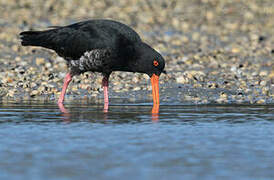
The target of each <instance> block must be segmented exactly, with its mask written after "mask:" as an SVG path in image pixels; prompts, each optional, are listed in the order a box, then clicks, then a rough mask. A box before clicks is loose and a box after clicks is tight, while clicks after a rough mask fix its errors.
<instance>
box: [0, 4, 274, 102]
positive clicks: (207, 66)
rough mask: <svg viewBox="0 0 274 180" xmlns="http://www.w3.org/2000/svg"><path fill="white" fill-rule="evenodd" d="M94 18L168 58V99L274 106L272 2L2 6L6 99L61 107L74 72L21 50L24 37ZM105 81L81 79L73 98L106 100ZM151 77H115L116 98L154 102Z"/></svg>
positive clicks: (0, 58) (1, 68)
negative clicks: (131, 32)
mask: <svg viewBox="0 0 274 180" xmlns="http://www.w3.org/2000/svg"><path fill="white" fill-rule="evenodd" d="M95 18H100V19H101V18H107V19H113V20H117V21H120V22H123V23H125V24H127V25H129V26H131V27H132V28H133V29H135V30H136V31H137V32H138V33H139V34H140V36H141V37H142V39H143V40H144V41H145V42H147V43H148V44H150V45H151V46H152V47H153V48H155V49H156V50H158V51H159V52H160V53H161V54H162V55H163V57H164V58H165V59H166V71H167V74H166V75H165V74H163V75H161V77H160V88H161V93H160V94H161V101H162V102H174V101H176V102H180V103H186V104H188V103H190V104H209V103H220V104H231V103H235V104H273V103H274V36H273V34H274V20H273V19H274V2H273V0H263V1H258V0H249V1H246V0H237V1H236V0H193V1H189V0H181V1H180V0H171V1H168V0H150V1H149V0H148V1H144V0H141V1H137V0H132V1H127V0H119V1H116V0H102V1H95V0H83V1H76V0H71V1H67V0H47V1H42V0H23V1H16V0H2V1H0V99H1V100H2V102H8V101H9V100H18V101H21V100H39V101H45V100H46V101H48V100H50V101H57V99H58V97H59V95H60V92H61V88H62V85H63V78H64V76H65V74H66V71H67V67H66V63H65V61H64V60H63V59H62V58H60V57H58V56H57V55H56V54H55V53H54V52H53V51H50V50H47V49H43V48H37V47H22V46H21V45H20V41H19V35H18V34H19V33H20V32H21V31H24V30H30V29H36V30H43V29H46V28H47V27H48V26H56V25H68V24H71V23H74V22H78V21H81V20H87V19H95ZM101 80H102V76H101V74H99V73H85V74H82V75H80V76H77V77H74V78H73V81H72V83H71V84H70V86H69V88H68V91H67V98H68V99H72V100H75V99H78V100H79V99H80V100H85V99H89V98H95V99H99V101H102V97H103V93H102V87H101ZM150 90H151V86H150V83H149V77H148V76H147V75H143V74H133V73H125V72H114V73H113V74H112V75H111V77H110V99H111V98H112V97H122V96H126V97H130V98H131V97H132V98H133V99H134V98H136V99H137V100H138V101H139V100H140V99H138V97H139V96H140V97H141V98H142V97H143V99H149V98H150V99H151V93H150Z"/></svg>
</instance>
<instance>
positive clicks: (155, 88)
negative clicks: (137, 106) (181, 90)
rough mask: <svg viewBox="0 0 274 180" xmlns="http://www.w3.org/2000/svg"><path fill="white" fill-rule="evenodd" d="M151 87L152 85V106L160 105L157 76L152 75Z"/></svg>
mask: <svg viewBox="0 0 274 180" xmlns="http://www.w3.org/2000/svg"><path fill="white" fill-rule="evenodd" d="M150 80H151V85H152V96H153V105H154V106H155V105H159V104H160V97H159V76H157V75H156V74H153V75H152V76H151V78H150Z"/></svg>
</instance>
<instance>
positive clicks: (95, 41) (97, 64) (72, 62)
mask: <svg viewBox="0 0 274 180" xmlns="http://www.w3.org/2000/svg"><path fill="white" fill-rule="evenodd" d="M20 38H21V40H22V41H21V44H22V45H23V46H40V47H44V48H48V49H52V50H54V51H55V52H56V53H57V54H58V55H59V56H61V57H63V58H64V59H65V60H66V61H67V65H68V68H69V72H68V73H67V75H66V77H65V79H64V85H63V89H62V93H61V95H60V97H59V100H58V105H59V107H63V101H64V96H65V93H66V89H67V87H68V85H69V83H70V81H71V79H72V77H73V76H74V75H79V74H81V73H84V72H87V71H91V72H101V73H102V74H103V76H104V77H103V80H102V86H103V88H104V99H105V100H104V102H105V103H104V110H107V109H108V103H109V101H108V79H109V75H110V74H111V72H112V71H128V72H138V73H146V74H147V75H149V76H150V78H151V84H152V95H153V103H154V106H156V107H157V106H158V108H159V103H160V102H159V76H160V74H161V73H162V72H164V67H165V60H164V58H163V57H162V56H161V55H160V54H159V53H158V52H157V51H156V50H154V49H153V48H151V47H150V46H149V45H148V44H146V43H144V42H143V41H142V40H141V38H140V36H139V35H138V34H137V33H136V32H135V31H134V30H133V29H131V28H130V27H129V26H127V25H125V24H122V23H120V22H116V21H113V20H105V19H96V20H88V21H82V22H78V23H75V24H71V25H68V26H54V27H51V28H50V29H48V30H45V31H24V32H21V33H20ZM156 111H158V110H156Z"/></svg>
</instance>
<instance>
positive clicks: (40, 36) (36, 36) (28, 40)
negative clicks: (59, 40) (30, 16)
mask: <svg viewBox="0 0 274 180" xmlns="http://www.w3.org/2000/svg"><path fill="white" fill-rule="evenodd" d="M19 35H20V39H21V44H22V46H42V47H47V48H50V46H51V42H50V41H49V39H50V30H48V31H24V32H21V33H20V34H19Z"/></svg>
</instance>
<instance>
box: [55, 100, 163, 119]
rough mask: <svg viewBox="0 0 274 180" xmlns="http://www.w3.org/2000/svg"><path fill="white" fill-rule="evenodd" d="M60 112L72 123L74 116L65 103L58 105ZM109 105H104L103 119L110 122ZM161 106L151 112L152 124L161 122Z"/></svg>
mask: <svg viewBox="0 0 274 180" xmlns="http://www.w3.org/2000/svg"><path fill="white" fill-rule="evenodd" d="M58 107H59V110H60V111H61V112H62V116H63V117H64V119H63V120H64V122H71V119H70V117H71V116H72V114H71V113H70V112H69V111H68V109H67V108H65V106H64V104H63V103H58ZM108 107H109V104H108V103H104V109H103V119H104V120H108V113H109V110H108ZM159 107H160V105H159V104H154V105H153V107H152V110H151V120H152V122H158V120H159Z"/></svg>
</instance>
